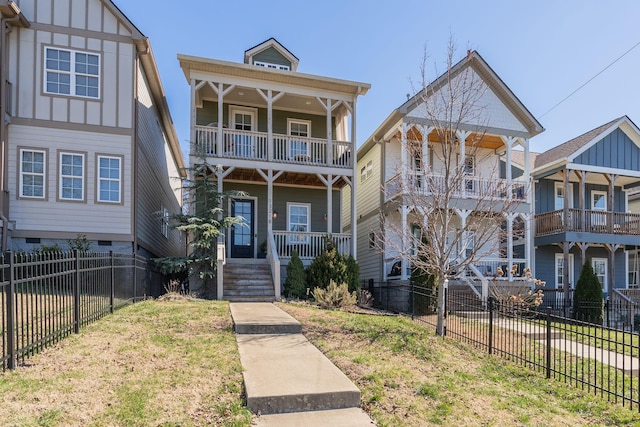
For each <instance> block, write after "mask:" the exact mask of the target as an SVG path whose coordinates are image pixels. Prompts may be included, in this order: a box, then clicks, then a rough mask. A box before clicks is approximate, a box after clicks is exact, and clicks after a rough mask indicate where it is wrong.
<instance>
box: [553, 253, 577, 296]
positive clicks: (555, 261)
mask: <svg viewBox="0 0 640 427" xmlns="http://www.w3.org/2000/svg"><path fill="white" fill-rule="evenodd" d="M559 259H560V260H562V264H563V265H562V268H564V254H562V253H556V254H555V257H554V259H553V275H554V282H555V285H556V289H560V283H558V277H559V276H560V275H559V274H558V260H559ZM574 270H575V264H574V259H573V254H569V285H570V286H573V289H575V287H576V282H575V280H574ZM563 277H564V275H563Z"/></svg>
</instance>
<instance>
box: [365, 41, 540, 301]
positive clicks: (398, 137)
mask: <svg viewBox="0 0 640 427" xmlns="http://www.w3.org/2000/svg"><path fill="white" fill-rule="evenodd" d="M462 79H467V80H468V81H475V82H476V83H475V86H477V87H475V88H474V89H473V90H477V91H478V93H479V94H481V95H479V96H478V97H477V99H476V100H475V101H474V102H475V103H476V105H475V106H474V108H476V109H477V111H479V112H480V113H479V114H474V115H472V116H470V118H469V119H468V121H462V123H458V124H457V129H456V130H457V132H456V133H455V135H454V137H453V139H452V140H451V141H450V142H449V143H450V144H452V145H453V146H454V151H453V152H452V154H451V155H450V156H448V158H449V159H454V160H453V162H457V163H455V164H456V166H460V168H461V169H460V170H464V175H463V179H460V180H459V182H456V183H455V184H452V183H451V182H449V184H448V185H445V184H446V182H447V180H448V179H449V180H450V179H452V178H451V176H449V177H448V175H447V171H446V170H445V169H446V168H445V162H444V159H445V158H446V157H447V156H444V155H443V149H444V148H446V147H444V144H445V143H446V142H444V141H443V140H442V135H443V133H442V123H443V122H442V121H440V122H438V120H434V116H433V114H427V112H426V108H427V107H425V104H426V103H427V102H429V100H430V99H432V97H433V98H434V99H438V98H439V97H440V96H441V95H442V94H443V92H446V91H448V90H449V87H448V85H449V84H454V83H452V82H455V83H456V84H457V83H459V82H460V81H461V80H462ZM441 99H443V98H441ZM438 126H440V128H439V127H438ZM542 131H543V128H542V126H541V125H540V123H538V121H537V120H536V119H535V117H534V116H533V115H532V114H531V113H530V112H529V111H528V110H527V109H526V108H525V106H524V105H523V104H522V103H521V102H520V100H519V99H518V98H517V97H516V96H515V95H514V94H513V92H511V90H510V89H509V88H508V87H507V86H506V85H505V84H504V82H503V81H502V80H501V79H500V78H499V77H498V75H497V74H496V73H495V72H494V71H493V70H492V69H491V68H490V67H489V65H488V64H487V63H486V62H485V61H484V59H483V58H482V57H481V56H480V55H479V54H478V53H477V52H475V51H474V52H468V54H467V56H465V58H463V59H462V60H461V61H459V62H458V63H457V64H455V65H453V66H452V68H451V69H450V74H449V75H448V74H447V73H445V74H443V75H442V76H440V77H438V78H437V79H436V80H434V81H433V82H431V83H430V84H429V85H428V86H427V87H426V88H425V89H424V90H423V91H421V92H420V93H418V94H416V95H415V96H413V97H411V98H409V99H408V100H407V101H406V102H405V103H404V104H402V105H401V106H400V107H398V108H397V109H395V110H394V111H393V112H392V113H391V114H390V115H389V116H388V117H387V118H386V119H385V121H384V122H383V123H382V124H381V125H380V126H379V127H378V128H377V129H376V131H375V132H374V133H373V134H372V135H371V136H370V137H369V138H368V139H367V140H366V141H365V142H364V144H363V145H362V146H361V147H360V149H359V150H358V165H357V172H358V176H357V177H356V183H357V184H356V185H357V188H358V194H357V212H358V216H357V230H358V231H357V235H358V263H359V265H360V278H361V279H362V280H363V281H365V282H367V281H372V282H374V283H377V282H385V281H388V280H399V281H407V280H409V278H410V271H411V265H410V260H409V259H408V258H407V257H406V256H402V255H401V254H403V253H404V254H407V253H410V250H411V249H410V245H411V240H412V238H411V236H412V235H413V233H414V230H417V229H418V228H419V227H418V226H417V225H418V224H421V223H422V222H423V221H425V214H424V212H425V211H426V210H429V205H430V204H437V203H438V202H439V199H438V198H437V197H435V194H436V193H437V192H438V191H440V190H441V189H444V188H445V187H450V188H452V193H451V195H449V196H447V197H448V199H447V200H449V203H450V206H449V209H451V210H453V211H455V213H456V221H457V224H458V225H457V226H456V225H455V224H454V225H453V226H452V227H453V228H452V230H449V229H448V230H447V233H449V232H454V233H455V227H461V228H463V229H465V227H466V224H467V223H469V221H473V220H474V217H477V216H478V215H477V211H478V209H479V207H480V206H483V207H482V209H483V210H494V209H495V211H496V212H499V213H500V215H501V217H500V220H501V221H503V224H504V225H503V230H504V231H505V233H504V236H503V237H498V236H496V238H495V239H494V240H495V241H491V239H487V240H485V241H484V243H483V245H484V248H482V249H484V250H480V249H481V248H478V247H474V245H475V244H476V243H475V242H474V232H473V231H469V232H465V233H466V234H465V236H464V238H463V240H464V245H465V248H459V249H460V250H452V251H451V253H452V254H461V253H464V252H465V251H471V250H473V251H475V252H476V253H478V254H479V253H482V255H480V256H478V257H477V258H476V259H474V262H473V263H472V264H471V265H469V266H468V268H464V269H463V271H459V272H458V276H457V277H456V279H458V281H460V282H462V283H463V284H465V285H469V286H470V287H471V288H472V289H474V291H475V292H476V293H477V294H478V295H481V293H482V292H484V293H485V295H483V296H485V297H486V292H487V282H488V279H489V278H492V277H494V276H495V275H496V274H497V272H498V269H501V270H502V271H503V272H504V274H505V278H506V277H507V276H510V272H511V269H512V266H513V265H517V266H518V271H519V272H522V271H523V270H524V269H525V268H527V267H529V258H530V249H529V248H530V245H528V244H525V242H526V241H528V240H530V237H531V231H530V224H531V194H530V191H529V179H528V177H529V169H530V166H529V165H530V161H529V139H530V138H532V137H533V136H535V135H537V134H539V133H540V132H542ZM462 141H464V143H462ZM516 153H517V156H516V155H515V154H516ZM514 157H518V158H522V160H523V161H522V162H521V163H522V164H524V168H518V167H514V166H515V163H514V161H513V159H514ZM408 193H411V196H413V197H409V196H410V195H409V194H408ZM416 194H418V195H420V196H424V197H421V198H420V200H421V202H420V203H416V200H417V197H415V195H416ZM479 198H485V200H486V201H488V202H490V203H478V199H479ZM507 202H508V205H505V203H507ZM504 206H509V208H508V209H503V208H504ZM501 207H502V208H501ZM439 208H441V207H439ZM477 227H478V228H476V230H478V229H479V227H482V224H478V225H477ZM426 237H427V239H428V238H429V236H426ZM454 240H456V239H451V241H452V243H451V244H452V245H453V244H457V245H460V241H461V240H460V239H457V242H454ZM489 247H493V248H492V249H490V248H489ZM453 258H455V256H452V259H451V263H452V264H455V263H456V259H453ZM509 279H513V278H512V277H509Z"/></svg>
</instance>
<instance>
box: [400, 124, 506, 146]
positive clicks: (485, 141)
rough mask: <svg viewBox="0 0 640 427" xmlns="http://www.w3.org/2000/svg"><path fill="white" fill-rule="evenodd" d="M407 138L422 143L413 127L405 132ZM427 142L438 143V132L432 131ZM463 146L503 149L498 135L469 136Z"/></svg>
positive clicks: (417, 131) (418, 132)
mask: <svg viewBox="0 0 640 427" xmlns="http://www.w3.org/2000/svg"><path fill="white" fill-rule="evenodd" d="M407 136H408V139H409V140H414V141H422V133H421V132H420V131H419V130H418V129H416V128H415V127H413V128H411V129H409V131H408V132H407ZM396 137H397V138H400V132H399V131H398V133H397V134H396ZM476 138H479V141H477V140H476ZM429 142H433V143H440V137H439V135H438V132H437V131H436V130H432V131H431V133H430V134H429ZM465 145H466V146H467V147H469V146H472V145H473V146H474V147H478V148H488V149H491V150H497V149H498V148H500V147H504V142H503V141H502V139H501V138H500V136H498V135H488V134H484V135H479V134H471V135H470V136H469V137H468V138H467V142H466V144H465Z"/></svg>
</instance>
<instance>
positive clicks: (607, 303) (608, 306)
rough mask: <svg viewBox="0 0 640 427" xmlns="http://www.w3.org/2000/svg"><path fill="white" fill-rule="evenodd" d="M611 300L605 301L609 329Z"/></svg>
mask: <svg viewBox="0 0 640 427" xmlns="http://www.w3.org/2000/svg"><path fill="white" fill-rule="evenodd" d="M610 303H611V300H610V299H609V297H607V300H606V301H605V303H604V304H605V307H606V308H607V328H611V304H610Z"/></svg>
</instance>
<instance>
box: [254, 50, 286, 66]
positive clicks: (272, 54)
mask: <svg viewBox="0 0 640 427" xmlns="http://www.w3.org/2000/svg"><path fill="white" fill-rule="evenodd" d="M253 61H254V62H255V61H258V62H269V63H271V64H278V65H287V66H289V68H291V62H290V61H288V60H287V58H285V57H284V56H282V55H281V54H280V52H278V50H277V49H275V48H274V47H270V48H268V49H265V50H263V51H262V52H259V53H257V54H255V55H254V56H253Z"/></svg>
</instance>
